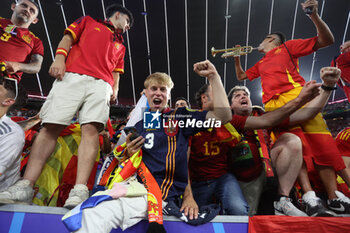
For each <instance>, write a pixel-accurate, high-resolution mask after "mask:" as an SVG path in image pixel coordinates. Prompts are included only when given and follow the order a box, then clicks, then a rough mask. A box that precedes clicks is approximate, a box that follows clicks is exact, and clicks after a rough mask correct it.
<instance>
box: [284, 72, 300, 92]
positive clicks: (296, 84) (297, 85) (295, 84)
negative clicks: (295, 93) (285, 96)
mask: <svg viewBox="0 0 350 233" xmlns="http://www.w3.org/2000/svg"><path fill="white" fill-rule="evenodd" d="M286 73H287V76H288V81H289V82H290V83H291V84H292V85H293V87H294V88H296V87H300V86H301V85H300V83H298V82H295V81H294V80H293V78H292V75H290V73H289V71H288V69H286Z"/></svg>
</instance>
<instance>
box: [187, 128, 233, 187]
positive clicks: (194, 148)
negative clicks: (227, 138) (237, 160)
mask: <svg viewBox="0 0 350 233" xmlns="http://www.w3.org/2000/svg"><path fill="white" fill-rule="evenodd" d="M216 138H217V137H216V132H215V130H211V131H202V132H199V133H197V134H195V135H194V136H192V139H191V142H190V145H191V154H190V159H189V164H188V167H189V171H190V177H191V180H195V181H202V180H211V179H215V178H219V177H220V176H222V175H224V174H226V173H227V172H228V163H227V153H228V151H229V149H230V143H229V142H219V141H218V140H216Z"/></svg>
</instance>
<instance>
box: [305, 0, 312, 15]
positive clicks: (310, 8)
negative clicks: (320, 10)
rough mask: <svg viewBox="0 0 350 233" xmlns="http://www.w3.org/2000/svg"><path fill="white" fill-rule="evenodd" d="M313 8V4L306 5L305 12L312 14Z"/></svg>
mask: <svg viewBox="0 0 350 233" xmlns="http://www.w3.org/2000/svg"><path fill="white" fill-rule="evenodd" d="M306 1H307V0H305V1H304V2H306ZM312 10H313V7H312V6H309V7H306V8H305V10H304V13H305V14H307V15H311V14H312Z"/></svg>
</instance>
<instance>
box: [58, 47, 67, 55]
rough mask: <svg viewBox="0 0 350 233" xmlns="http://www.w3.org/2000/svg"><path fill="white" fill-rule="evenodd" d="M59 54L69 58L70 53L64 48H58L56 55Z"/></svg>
mask: <svg viewBox="0 0 350 233" xmlns="http://www.w3.org/2000/svg"><path fill="white" fill-rule="evenodd" d="M57 54H61V55H63V56H64V57H67V56H68V51H67V50H66V49H64V48H58V49H57V50H56V55H57Z"/></svg>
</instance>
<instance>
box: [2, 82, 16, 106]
mask: <svg viewBox="0 0 350 233" xmlns="http://www.w3.org/2000/svg"><path fill="white" fill-rule="evenodd" d="M5 79H6V80H8V81H13V82H15V89H16V94H15V98H13V99H14V100H16V99H17V96H18V83H17V79H15V78H9V77H0V85H3V84H4V81H5Z"/></svg>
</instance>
